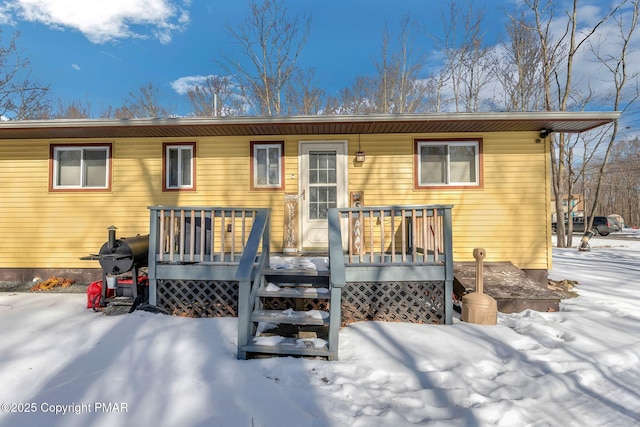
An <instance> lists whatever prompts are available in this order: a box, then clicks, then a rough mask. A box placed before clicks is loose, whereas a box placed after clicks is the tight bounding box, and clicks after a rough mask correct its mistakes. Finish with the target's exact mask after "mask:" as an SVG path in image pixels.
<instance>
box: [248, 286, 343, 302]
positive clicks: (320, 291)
mask: <svg viewBox="0 0 640 427" xmlns="http://www.w3.org/2000/svg"><path fill="white" fill-rule="evenodd" d="M258 296H261V297H273V298H317V299H331V291H330V290H329V289H327V288H322V287H299V286H295V287H281V288H280V289H278V290H275V291H270V290H267V289H265V288H261V289H259V290H258Z"/></svg>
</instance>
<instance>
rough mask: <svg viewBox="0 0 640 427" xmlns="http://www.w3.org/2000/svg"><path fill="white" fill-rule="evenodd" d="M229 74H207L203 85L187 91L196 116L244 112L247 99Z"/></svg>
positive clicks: (229, 114)
mask: <svg viewBox="0 0 640 427" xmlns="http://www.w3.org/2000/svg"><path fill="white" fill-rule="evenodd" d="M234 89H235V87H234V84H233V82H232V80H231V78H230V77H228V76H207V78H206V80H205V81H204V83H203V84H202V85H196V86H194V87H193V88H191V89H189V90H188V91H187V96H188V97H189V102H190V103H191V107H192V108H193V111H194V113H195V115H196V116H232V115H241V114H242V113H243V112H244V106H245V100H244V99H243V98H242V97H240V96H239V95H238V94H237V93H236V91H235V90H234Z"/></svg>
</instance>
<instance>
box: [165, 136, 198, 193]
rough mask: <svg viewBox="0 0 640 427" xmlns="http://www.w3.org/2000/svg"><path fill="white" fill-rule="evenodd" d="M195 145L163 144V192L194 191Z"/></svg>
mask: <svg viewBox="0 0 640 427" xmlns="http://www.w3.org/2000/svg"><path fill="white" fill-rule="evenodd" d="M194 152H195V143H181V144H164V156H163V163H164V190H193V189H195V183H194V176H195V174H194V171H195V156H194Z"/></svg>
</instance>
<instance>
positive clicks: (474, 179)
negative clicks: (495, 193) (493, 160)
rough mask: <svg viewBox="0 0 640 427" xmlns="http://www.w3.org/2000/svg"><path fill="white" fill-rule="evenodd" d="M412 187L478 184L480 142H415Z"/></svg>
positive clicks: (479, 181)
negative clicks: (414, 170)
mask: <svg viewBox="0 0 640 427" xmlns="http://www.w3.org/2000/svg"><path fill="white" fill-rule="evenodd" d="M415 147H416V148H415V158H416V175H417V179H416V181H417V182H416V184H417V185H416V187H417V188H422V187H477V186H480V185H481V171H480V164H481V155H480V153H481V142H480V141H478V140H473V141H465V140H461V141H416V145H415Z"/></svg>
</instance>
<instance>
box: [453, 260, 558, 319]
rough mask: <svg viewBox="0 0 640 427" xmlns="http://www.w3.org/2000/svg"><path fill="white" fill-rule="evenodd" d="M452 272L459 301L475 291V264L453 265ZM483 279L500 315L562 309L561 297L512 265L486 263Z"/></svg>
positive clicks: (485, 288)
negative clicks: (530, 310)
mask: <svg viewBox="0 0 640 427" xmlns="http://www.w3.org/2000/svg"><path fill="white" fill-rule="evenodd" d="M453 272H454V282H453V290H454V293H455V294H456V296H457V297H458V298H462V296H463V295H464V294H466V293H469V292H474V291H475V282H476V278H475V263H474V262H454V263H453ZM483 279H484V282H483V283H484V293H486V294H487V295H489V296H491V297H493V298H494V299H495V300H496V302H497V303H498V311H500V312H501V313H519V312H521V311H524V310H526V309H532V310H536V311H547V312H553V311H558V310H559V309H560V299H561V297H560V295H559V294H557V293H556V292H553V291H551V290H549V289H547V288H545V287H543V285H542V284H540V283H539V282H537V281H535V280H534V279H533V278H531V277H530V276H529V275H528V274H527V273H525V272H524V271H522V270H520V269H519V268H518V267H516V266H514V265H513V264H511V263H510V262H485V263H484V275H483Z"/></svg>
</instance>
